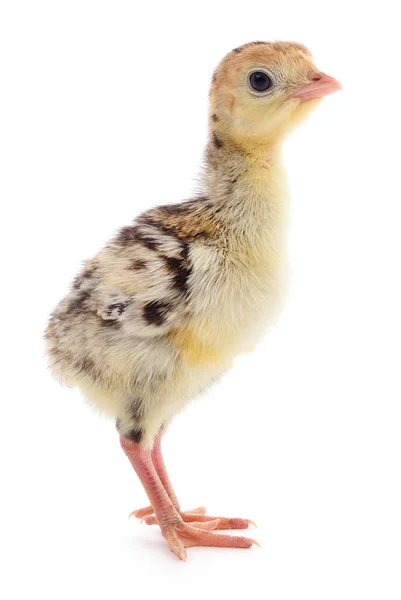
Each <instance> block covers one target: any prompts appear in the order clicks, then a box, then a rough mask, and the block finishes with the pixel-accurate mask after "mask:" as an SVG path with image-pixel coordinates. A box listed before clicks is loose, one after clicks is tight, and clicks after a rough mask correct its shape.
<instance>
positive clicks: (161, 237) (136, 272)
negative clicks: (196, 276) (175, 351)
mask: <svg viewBox="0 0 401 600" xmlns="http://www.w3.org/2000/svg"><path fill="white" fill-rule="evenodd" d="M190 274H191V267H190V259H189V246H188V242H187V241H184V240H181V239H179V238H178V236H177V235H175V233H174V231H173V230H169V229H167V228H165V227H164V228H163V227H161V226H160V225H158V224H149V223H139V224H138V223H137V224H135V225H133V226H130V227H124V228H123V229H121V231H120V232H119V234H118V235H117V236H116V237H115V238H114V240H112V242H110V243H109V244H108V245H107V246H106V248H104V250H102V251H101V252H100V253H99V254H98V256H97V257H96V258H94V259H93V260H91V261H89V262H88V263H87V264H86V266H85V268H84V270H83V271H82V272H81V273H80V274H79V275H78V277H77V278H76V279H75V281H74V283H73V286H72V290H71V293H70V294H69V295H68V296H67V297H66V298H65V300H64V302H63V308H62V307H59V310H60V309H61V308H62V311H63V312H64V314H66V313H69V312H71V311H72V312H73V313H75V314H77V313H79V312H80V313H81V315H82V313H86V314H88V313H90V315H91V317H92V318H93V316H94V315H96V316H97V317H98V318H99V319H100V323H102V324H103V326H107V325H109V326H111V327H112V328H113V326H114V329H119V334H120V335H124V334H126V333H128V334H131V335H135V336H139V337H149V336H158V335H164V334H165V333H167V332H168V331H169V330H170V329H171V328H172V327H176V326H178V325H179V323H180V322H181V321H182V319H183V318H184V316H185V310H186V304H187V302H186V301H187V297H188V280H189V278H190ZM88 316H89V315H88ZM110 333H111V331H110Z"/></svg>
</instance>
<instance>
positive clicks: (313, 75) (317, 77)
mask: <svg viewBox="0 0 401 600" xmlns="http://www.w3.org/2000/svg"><path fill="white" fill-rule="evenodd" d="M322 77H323V74H322V73H319V72H317V71H313V72H312V73H309V75H308V79H309V80H310V81H320V80H321V79H322Z"/></svg>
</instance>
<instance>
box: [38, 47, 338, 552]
mask: <svg viewBox="0 0 401 600" xmlns="http://www.w3.org/2000/svg"><path fill="white" fill-rule="evenodd" d="M338 89H340V84H339V83H338V82H337V81H336V80H335V79H333V78H332V77H329V76H328V75H325V74H324V73H322V72H320V71H318V70H317V69H316V67H315V65H314V63H313V60H312V56H311V54H310V52H309V51H308V50H307V48H305V47H304V46H302V45H301V44H297V43H287V42H280V43H269V42H266V43H265V42H254V43H250V44H246V45H244V46H241V47H239V48H236V49H235V50H233V51H232V52H230V53H229V54H228V55H227V56H226V57H225V58H224V60H223V61H222V62H221V64H220V65H219V66H218V68H217V69H216V71H215V74H214V76H213V80H212V84H211V91H210V116H209V123H210V135H209V142H208V145H207V150H206V159H205V167H204V172H203V179H202V188H201V190H202V191H201V193H200V194H199V195H197V196H195V197H194V198H192V199H190V200H187V201H185V202H182V203H180V204H172V205H171V204H169V205H164V206H159V207H157V208H154V209H152V210H149V211H148V212H145V213H144V214H142V215H140V216H139V217H138V218H137V219H136V221H135V222H134V223H133V224H132V225H129V226H127V227H123V228H122V229H121V230H120V231H119V233H118V234H117V235H116V236H115V237H114V239H112V240H111V241H110V242H109V243H108V244H107V245H106V246H105V248H104V249H103V250H102V251H101V252H100V253H99V254H98V255H97V256H96V257H95V258H93V259H92V260H89V261H88V262H87V263H86V264H85V267H84V269H83V270H82V272H81V273H80V274H79V275H78V276H77V277H76V279H75V280H74V282H73V284H72V287H71V291H70V292H69V294H68V295H67V296H66V297H65V298H64V299H63V300H62V301H61V302H60V304H59V305H58V307H57V308H56V310H55V311H54V313H53V314H52V316H51V318H50V323H49V325H48V328H47V331H46V339H47V351H48V355H49V359H50V364H51V369H52V372H53V373H54V375H55V376H56V377H58V378H59V379H60V380H61V381H62V382H63V383H65V384H67V385H71V386H78V387H79V388H80V389H81V390H82V391H83V393H84V394H85V396H86V397H87V398H88V399H89V400H90V401H91V402H92V403H94V404H95V405H96V406H97V407H100V408H101V409H102V410H104V411H106V412H107V413H109V414H111V415H112V416H113V417H114V418H115V419H116V423H117V429H118V432H119V434H120V441H121V446H122V448H123V450H124V452H125V453H126V455H127V456H128V458H129V460H130V461H131V464H132V466H133V467H134V469H135V471H136V473H137V474H138V476H139V478H140V480H141V482H142V484H143V486H144V488H145V490H146V493H147V495H148V497H149V500H150V503H151V506H149V507H148V508H144V509H141V510H137V511H134V514H135V516H137V517H138V518H144V519H145V521H146V522H147V523H149V524H151V523H158V524H159V526H160V528H161V531H162V533H163V535H164V537H165V538H166V540H167V543H168V545H169V547H170V549H171V550H172V551H173V552H174V553H175V554H176V555H177V556H178V557H179V558H181V559H185V558H186V550H185V548H187V547H189V546H196V545H197V546H224V547H236V548H249V547H251V546H252V545H253V544H255V543H256V542H255V541H254V540H252V539H248V538H246V537H240V536H230V535H223V534H221V533H216V531H215V530H221V529H245V528H247V527H248V525H249V524H250V523H251V521H249V520H247V519H236V518H233V519H229V518H222V517H209V516H207V515H206V514H205V510H204V509H203V508H202V509H197V510H194V511H187V512H184V511H183V510H181V508H180V505H179V502H178V500H177V497H176V495H175V493H174V491H173V488H172V486H171V483H170V481H169V478H168V475H167V472H166V468H165V466H164V463H163V458H162V454H161V448H160V441H161V437H162V435H163V432H164V431H165V430H166V428H167V426H168V424H169V423H170V421H171V419H172V418H173V417H174V415H175V414H177V412H178V411H180V410H181V409H182V408H183V406H185V405H186V404H187V403H188V402H189V401H190V400H191V399H192V398H193V397H194V396H196V395H198V394H199V393H200V392H202V391H203V390H205V388H207V386H209V385H210V384H211V383H213V382H214V381H216V380H217V379H218V378H219V377H220V376H221V375H222V373H224V372H225V371H226V370H227V369H228V368H229V367H230V365H231V363H232V360H233V358H234V357H235V356H236V355H238V354H240V353H242V352H245V351H247V350H248V349H249V348H250V347H253V346H254V345H255V343H256V342H258V341H259V340H260V338H261V335H262V333H263V331H264V329H265V327H266V325H268V323H269V321H271V320H272V318H275V317H276V315H277V311H278V309H279V307H280V297H281V295H282V294H281V292H280V290H281V289H282V287H283V274H284V272H285V244H284V241H285V240H284V238H285V225H286V214H287V206H288V197H287V190H286V184H285V176H284V173H283V168H282V166H281V160H280V147H281V144H282V141H283V139H284V138H285V137H286V135H287V134H288V133H289V132H290V131H291V130H292V129H293V128H294V127H295V126H296V125H297V124H298V123H300V122H301V121H302V120H303V119H305V117H306V116H307V115H308V114H309V113H310V112H311V110H312V109H313V108H314V107H315V106H316V105H317V103H318V102H319V100H320V99H321V98H322V97H323V96H326V95H328V94H331V93H332V92H334V91H336V90H338Z"/></svg>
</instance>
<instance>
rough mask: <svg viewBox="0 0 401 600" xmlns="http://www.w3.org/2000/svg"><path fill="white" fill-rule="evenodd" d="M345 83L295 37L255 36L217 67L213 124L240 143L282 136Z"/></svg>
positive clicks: (269, 141) (269, 140)
mask: <svg viewBox="0 0 401 600" xmlns="http://www.w3.org/2000/svg"><path fill="white" fill-rule="evenodd" d="M339 89H341V86H340V84H339V83H338V81H337V80H335V79H334V78H333V77H330V76H328V75H325V74H324V73H322V72H321V71H318V70H317V68H316V66H315V65H314V63H313V59H312V55H311V53H310V52H309V50H308V49H307V48H306V47H305V46H303V45H301V44H297V43H292V42H275V43H273V42H272V43H270V42H252V43H250V44H245V45H244V46H240V47H239V48H236V49H235V50H233V51H232V52H230V53H229V54H228V55H227V56H226V57H225V58H224V59H223V61H222V62H221V63H220V65H219V66H218V67H217V69H216V71H215V74H214V76H213V82H212V86H211V93H210V116H211V119H212V122H213V123H214V125H213V127H216V128H217V129H218V130H220V131H221V132H222V133H224V134H225V135H226V136H228V137H230V138H231V139H232V140H233V141H235V142H236V143H238V144H245V145H248V144H255V143H256V144H257V143H261V144H274V143H276V142H279V141H281V140H282V139H283V138H284V137H285V136H286V135H287V134H288V133H289V132H290V131H292V130H293V129H294V127H296V126H297V125H298V124H299V123H300V122H302V121H303V120H304V119H305V118H306V117H307V116H308V115H309V114H310V112H311V111H312V110H313V109H314V108H315V107H316V105H317V104H318V103H319V102H320V100H321V99H322V98H323V96H327V95H328V94H331V93H333V92H335V91H336V90H339Z"/></svg>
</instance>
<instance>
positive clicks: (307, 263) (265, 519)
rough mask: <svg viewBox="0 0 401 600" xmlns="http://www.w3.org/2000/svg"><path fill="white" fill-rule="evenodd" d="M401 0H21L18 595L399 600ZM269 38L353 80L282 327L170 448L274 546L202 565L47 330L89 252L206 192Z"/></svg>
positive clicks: (10, 591) (10, 387)
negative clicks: (199, 178) (152, 506)
mask: <svg viewBox="0 0 401 600" xmlns="http://www.w3.org/2000/svg"><path fill="white" fill-rule="evenodd" d="M391 4H392V2H385V1H384V2H383V1H382V2H380V3H379V4H378V5H377V6H376V7H375V8H374V9H373V8H370V7H369V3H366V2H363V3H362V2H352V1H348V2H333V3H331V4H327V3H326V2H320V1H318V0H316V1H312V0H309V1H305V0H304V1H302V2H298V1H297V2H295V1H289V0H287V1H286V2H280V3H278V2H267V1H266V0H264V1H263V2H258V1H256V0H248V1H247V2H245V3H233V2H228V1H224V2H217V1H215V2H213V3H212V2H210V3H208V2H199V3H192V2H186V3H178V2H173V1H171V0H170V1H169V2H149V3H146V2H138V3H135V2H133V1H126V2H119V1H115V2H103V1H100V0H97V1H92V2H91V1H87V0H79V1H72V0H70V1H69V2H61V1H56V2H55V1H50V0H49V1H48V2H45V1H40V0H37V1H35V2H28V1H27V2H20V1H18V0H5V1H4V2H3V3H2V5H1V14H0V28H1V31H0V56H1V65H0V87H1V96H0V103H1V107H0V120H1V123H0V127H1V131H0V145H1V163H0V164H1V181H0V186H1V190H0V191H1V206H2V209H1V257H2V266H1V272H2V277H1V282H2V292H1V317H2V318H1V331H2V336H1V341H2V350H3V358H2V394H1V396H2V397H1V438H0V439H1V446H2V449H1V460H2V471H1V483H2V492H1V501H2V504H3V506H2V510H1V520H2V527H1V531H0V543H1V545H2V548H3V551H4V557H3V558H2V560H1V564H2V570H4V572H3V574H2V577H1V584H0V585H1V586H4V588H5V589H4V592H3V593H2V597H3V598H5V599H7V600H8V599H13V600H14V599H16V598H18V599H19V598H41V599H44V600H47V599H54V598H57V599H59V600H64V599H67V598H68V599H69V598H74V599H75V598H77V599H81V598H85V599H86V598H96V599H103V598H119V597H124V598H139V597H145V598H151V599H153V598H157V597H159V598H160V597H161V596H162V594H163V596H164V597H165V598H173V597H174V598H176V599H181V598H185V599H187V598H192V599H198V598H205V597H207V598H212V599H214V598H217V597H220V596H221V595H223V596H222V597H232V598H240V597H241V598H252V597H255V595H256V594H257V595H258V597H263V598H269V599H271V600H281V599H286V600H287V599H288V600H290V599H291V600H298V599H303V598H307V599H308V600H315V599H316V600H322V599H324V600H329V599H332V598H333V599H339V598H341V599H342V600H344V599H347V600H348V599H350V600H351V599H352V600H354V599H357V598H363V599H364V600H365V599H367V598H368V599H378V600H379V599H380V600H381V599H383V598H385V599H386V600H393V599H397V600H399V598H400V594H401V581H400V559H401V550H400V549H401V542H400V540H401V521H400V512H401V510H400V507H401V489H400V456H401V448H400V425H401V423H400V420H401V419H400V417H401V408H400V399H401V394H400V366H399V365H400V339H401V322H400V300H401V292H400V251H401V241H400V233H399V232H400V217H401V209H400V190H399V184H398V181H399V170H400V169H399V147H400V129H399V124H400V122H399V103H400V85H399V80H400V70H399V62H397V53H398V55H399V47H398V45H397V44H398V43H397V41H396V40H397V38H398V36H399V31H398V29H399V28H398V23H397V19H396V15H395V13H394V11H393V13H392V12H391ZM394 10H395V9H394ZM271 39H285V40H296V41H300V42H303V43H304V44H306V45H307V46H308V47H309V48H310V49H311V50H312V52H313V53H314V56H315V59H316V63H317V65H318V67H319V68H320V69H321V70H323V71H326V72H327V73H329V74H331V75H333V76H335V77H337V78H338V79H340V80H341V81H342V83H343V86H344V91H343V92H341V93H338V94H335V95H334V96H332V97H330V98H328V99H326V100H325V101H324V102H323V104H322V106H321V107H320V108H319V109H318V111H316V113H315V114H314V115H313V116H312V118H311V119H310V120H309V121H308V123H307V124H305V125H304V126H303V127H302V128H301V129H300V130H299V131H297V132H296V134H294V136H293V137H292V138H291V139H290V140H289V141H288V143H287V145H286V161H287V168H288V172H289V176H290V182H291V189H292V196H293V205H292V221H291V230H290V236H289V244H290V253H291V263H292V268H293V272H294V275H293V281H292V291H291V295H290V298H289V301H288V303H287V306H286V309H285V312H284V314H283V316H282V318H281V320H280V323H279V325H278V326H277V327H275V328H274V329H272V330H271V331H270V332H269V334H268V336H267V337H266V340H265V342H264V343H263V344H261V345H260V346H259V347H258V348H257V350H256V351H255V352H254V353H253V354H251V355H248V356H246V357H244V358H241V359H239V360H238V361H237V363H236V365H235V368H234V369H233V370H232V371H231V372H230V373H229V374H228V375H227V376H226V377H225V378H224V380H223V381H222V382H221V383H220V384H219V385H218V386H216V387H215V388H214V389H213V390H212V391H211V392H210V393H209V395H208V396H207V397H204V398H201V399H199V400H197V401H196V402H194V403H193V404H192V405H191V406H190V407H189V408H188V409H187V410H186V411H185V412H184V413H183V414H182V415H180V416H179V417H178V418H177V419H176V421H175V423H174V425H173V426H172V427H171V430H170V431H169V433H168V435H167V436H166V439H165V454H166V461H167V463H168V465H169V466H170V472H171V478H172V480H173V482H174V484H175V487H176V489H177V492H178V495H179V497H180V499H181V503H182V505H183V506H184V507H186V508H192V507H194V506H197V505H199V504H205V505H207V506H208V508H209V511H210V513H211V514H223V515H226V516H242V517H248V518H251V519H254V520H255V521H256V522H257V523H258V525H259V528H258V529H257V530H252V531H250V534H251V535H252V536H253V537H255V538H256V539H258V540H259V541H260V543H261V545H262V547H261V549H258V548H256V547H254V548H252V550H246V551H242V550H230V549H227V550H224V549H209V548H194V549H190V550H189V551H188V561H187V563H185V564H184V563H181V562H179V561H178V560H177V559H176V558H175V557H174V556H173V555H172V554H171V553H170V552H169V550H168V548H167V546H166V544H165V542H164V540H163V539H162V537H161V536H160V534H159V531H158V529H157V528H156V527H153V528H149V527H147V526H145V525H142V526H141V525H140V524H139V522H132V521H131V522H129V521H128V520H127V515H128V513H129V512H130V511H131V510H132V509H134V508H138V507H140V506H142V505H144V504H146V498H145V494H144V492H143V491H142V489H141V487H140V484H139V482H138V481H137V479H136V476H135V475H134V473H133V471H132V469H131V467H130V465H129V463H128V461H127V459H126V458H125V457H124V455H123V453H122V451H121V449H120V447H119V444H118V439H117V434H116V432H115V430H114V426H113V423H111V422H109V421H107V420H106V419H105V418H103V417H100V416H97V415H94V413H93V411H92V410H91V409H89V408H88V407H87V406H86V405H85V404H84V402H83V401H82V398H81V396H80V394H79V392H77V391H75V390H68V389H63V388H61V387H60V386H59V385H58V384H57V383H56V382H55V381H53V380H52V379H51V378H50V376H49V374H48V373H47V371H46V363H45V360H44V358H43V342H42V332H43V330H44V328H45V324H46V320H47V315H48V314H49V312H50V311H51V310H52V308H53V307H54V305H55V304H56V302H57V301H58V300H59V299H60V297H61V296H62V295H63V294H64V293H65V292H66V291H67V289H68V283H69V281H70V280H71V278H72V277H73V275H74V274H75V273H76V271H77V270H78V268H79V267H80V264H81V261H82V260H83V259H85V258H87V257H90V256H92V255H93V254H94V253H96V252H97V251H98V250H99V249H100V247H101V246H102V245H103V244H104V243H105V241H107V239H109V238H110V236H111V235H112V234H113V233H114V232H115V231H116V229H117V228H118V227H119V226H121V225H124V224H128V223H130V221H131V219H132V218H133V217H134V216H135V215H136V214H137V213H138V212H140V211H142V210H145V209H147V208H149V207H151V206H152V205H154V204H157V203H166V202H170V201H178V200H180V199H184V198H186V197H188V196H189V194H190V193H191V190H193V189H194V182H195V180H196V178H195V174H196V173H197V171H198V168H199V165H200V162H201V158H202V153H203V147H204V144H205V140H206V132H207V101H208V85H209V81H210V78H211V75H212V72H213V69H214V67H215V66H216V64H217V63H218V62H219V61H220V59H221V58H222V57H223V56H224V54H225V53H226V52H228V51H229V50H230V49H232V48H234V47H236V46H238V45H240V44H242V43H245V42H247V41H251V40H271ZM398 58H399V56H398Z"/></svg>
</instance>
